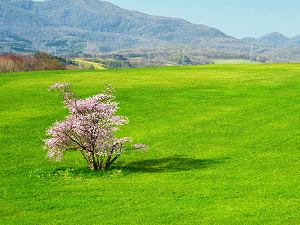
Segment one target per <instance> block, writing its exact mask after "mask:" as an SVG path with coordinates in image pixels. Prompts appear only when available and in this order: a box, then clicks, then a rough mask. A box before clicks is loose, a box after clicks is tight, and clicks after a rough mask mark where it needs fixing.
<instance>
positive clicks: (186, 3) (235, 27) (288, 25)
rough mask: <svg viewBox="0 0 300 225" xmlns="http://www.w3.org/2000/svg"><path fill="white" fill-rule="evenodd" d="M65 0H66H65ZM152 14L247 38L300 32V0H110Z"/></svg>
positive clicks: (290, 34)
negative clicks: (179, 19) (180, 19)
mask: <svg viewBox="0 0 300 225" xmlns="http://www.w3.org/2000/svg"><path fill="white" fill-rule="evenodd" d="M62 1H63V0H62ZM106 1H107V2H110V3H113V4H115V5H117V6H119V7H121V8H125V9H130V10H136V11H140V12H143V13H146V14H150V15H159V16H166V17H176V18H182V19H185V20H187V21H189V22H192V23H196V24H203V25H206V26H209V27H213V28H216V29H218V30H221V31H222V32H224V33H225V34H227V35H230V36H233V37H236V38H244V37H255V38H258V37H260V36H262V35H265V34H268V33H271V32H279V33H282V34H283V35H285V36H287V37H289V38H290V37H294V36H296V35H299V34H300V0H128V1H126V0H106Z"/></svg>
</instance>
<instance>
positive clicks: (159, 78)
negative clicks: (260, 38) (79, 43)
mask: <svg viewBox="0 0 300 225" xmlns="http://www.w3.org/2000/svg"><path fill="white" fill-rule="evenodd" d="M55 82H68V83H70V84H72V86H73V89H74V91H76V92H77V93H78V94H79V96H80V97H88V96H91V95H95V94H98V93H99V92H101V91H102V90H103V89H104V88H105V84H106V83H110V84H112V86H114V87H115V90H116V96H117V99H116V101H118V102H120V105H119V106H120V109H119V111H118V113H119V114H120V115H123V116H127V117H128V118H129V120H130V123H129V124H128V125H126V126H124V127H122V128H121V130H120V132H119V136H120V137H122V136H129V137H132V139H133V142H134V143H138V142H141V143H143V144H147V145H149V151H148V152H142V153H139V152H128V153H126V154H124V155H122V156H121V157H120V158H119V159H118V160H117V161H116V162H115V163H114V164H113V165H112V166H111V167H110V168H109V171H91V170H90V169H89V167H88V165H87V164H86V162H85V161H84V159H83V158H82V156H81V155H80V153H76V152H71V153H69V154H66V156H65V157H64V159H63V160H62V162H55V161H52V162H49V161H48V159H47V158H46V157H45V155H46V151H45V150H44V149H43V148H42V146H43V142H42V139H44V138H46V135H45V130H46V128H48V127H50V126H51V125H52V124H53V123H54V122H55V121H57V120H62V119H63V118H64V117H65V116H66V115H67V114H68V110H67V109H65V108H63V103H62V102H61V100H60V99H59V96H57V95H55V94H51V93H49V92H48V91H47V88H48V87H49V86H50V85H51V84H53V83H55ZM299 93H300V64H240V65H203V66H182V67H165V68H143V69H119V70H93V71H46V72H26V73H10V74H0V103H1V108H0V143H1V146H0V151H1V154H0V179H1V180H0V193H1V198H0V205H1V207H0V224H22V225H23V224H102V223H104V224H118V225H119V224H299V223H300V219H299V218H300V197H299V196H300V194H299V190H300V169H299V166H300V154H299V153H300V95H299Z"/></svg>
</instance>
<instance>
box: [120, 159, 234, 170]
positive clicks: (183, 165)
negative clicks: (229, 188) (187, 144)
mask: <svg viewBox="0 0 300 225" xmlns="http://www.w3.org/2000/svg"><path fill="white" fill-rule="evenodd" d="M227 159H229V158H221V159H195V158H190V157H186V156H175V157H166V158H160V159H147V160H140V161H136V162H132V163H130V164H129V165H126V166H123V167H122V170H125V171H129V172H143V173H158V172H180V171H189V170H200V169H206V168H207V167H209V166H212V165H214V164H219V163H225V160H227Z"/></svg>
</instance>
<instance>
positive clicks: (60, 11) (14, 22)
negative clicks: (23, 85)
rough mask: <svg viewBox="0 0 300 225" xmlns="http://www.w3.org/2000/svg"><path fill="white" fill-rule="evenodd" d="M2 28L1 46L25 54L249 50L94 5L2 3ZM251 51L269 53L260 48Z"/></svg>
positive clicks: (205, 31)
mask: <svg viewBox="0 0 300 225" xmlns="http://www.w3.org/2000/svg"><path fill="white" fill-rule="evenodd" d="M0 25H1V27H0V39H2V41H3V40H4V41H6V42H9V43H13V42H18V45H17V46H19V48H20V49H22V48H23V49H26V48H27V49H29V50H30V48H32V49H38V50H47V49H48V50H49V48H50V49H51V48H55V50H58V51H64V52H80V51H88V50H89V51H94V52H97V51H98V52H99V51H111V50H116V49H122V48H131V47H151V46H162V45H164V46H166V45H169V46H170V45H185V44H187V45H196V46H197V47H209V48H216V49H222V50H235V51H248V49H249V43H248V42H247V41H242V40H238V39H236V38H233V37H230V36H228V35H226V34H224V33H223V32H221V31H219V30H217V29H214V28H211V27H207V26H205V25H200V24H192V23H190V22H188V21H185V20H183V19H178V18H167V17H160V16H151V15H147V14H143V13H140V12H137V11H131V10H125V9H122V8H120V7H118V6H116V5H113V4H111V3H108V2H105V1H98V0H63V1H62V0H47V1H44V2H33V1H29V0H1V2H0ZM0 44H1V43H0ZM11 45H12V46H10V47H11V48H13V47H14V46H13V44H11ZM254 48H255V49H257V50H262V51H265V50H266V49H269V48H268V47H264V46H263V45H262V44H259V43H257V44H255V45H254Z"/></svg>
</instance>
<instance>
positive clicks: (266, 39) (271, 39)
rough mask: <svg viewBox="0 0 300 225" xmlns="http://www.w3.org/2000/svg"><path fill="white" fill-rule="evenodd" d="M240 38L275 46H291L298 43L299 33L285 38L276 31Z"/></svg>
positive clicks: (299, 39) (299, 43) (299, 41)
mask: <svg viewBox="0 0 300 225" xmlns="http://www.w3.org/2000/svg"><path fill="white" fill-rule="evenodd" d="M242 40H244V41H251V42H256V43H260V44H264V45H269V46H275V47H293V46H299V45H300V35H298V36H296V37H294V38H287V37H286V36H284V35H283V34H280V33H278V32H273V33H269V34H266V35H264V36H261V37H259V38H253V37H247V38H243V39H242Z"/></svg>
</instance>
